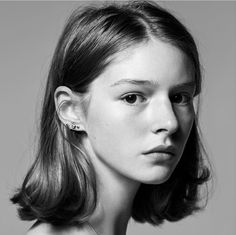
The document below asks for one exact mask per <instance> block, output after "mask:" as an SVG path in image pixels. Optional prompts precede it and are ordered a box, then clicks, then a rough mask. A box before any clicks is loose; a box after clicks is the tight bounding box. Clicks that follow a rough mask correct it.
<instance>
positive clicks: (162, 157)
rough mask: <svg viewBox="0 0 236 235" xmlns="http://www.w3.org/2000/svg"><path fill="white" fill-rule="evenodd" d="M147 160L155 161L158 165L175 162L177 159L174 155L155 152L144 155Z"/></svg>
mask: <svg viewBox="0 0 236 235" xmlns="http://www.w3.org/2000/svg"><path fill="white" fill-rule="evenodd" d="M144 156H146V157H147V158H150V159H152V160H154V161H155V162H157V163H166V162H170V161H173V159H174V158H175V157H174V155H173V154H172V153H163V152H155V153H147V154H144Z"/></svg>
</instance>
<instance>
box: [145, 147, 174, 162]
mask: <svg viewBox="0 0 236 235" xmlns="http://www.w3.org/2000/svg"><path fill="white" fill-rule="evenodd" d="M144 155H146V156H147V157H150V158H153V159H155V160H157V161H169V160H172V159H173V158H174V157H175V156H176V150H175V148H174V147H173V146H166V145H159V146H157V147H154V148H151V149H150V150H148V151H146V152H144Z"/></svg>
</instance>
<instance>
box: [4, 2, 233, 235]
mask: <svg viewBox="0 0 236 235" xmlns="http://www.w3.org/2000/svg"><path fill="white" fill-rule="evenodd" d="M79 4H81V3H80V2H0V82H1V83H0V97H1V99H0V102H1V104H0V108H1V121H0V125H1V126H0V128H1V129H0V130H1V131H0V133H1V141H0V144H1V146H0V149H1V157H0V233H1V234H4V235H5V234H9V235H10V234H25V231H26V229H27V228H28V227H29V226H30V225H31V223H29V222H22V221H20V220H19V219H18V218H17V215H16V208H15V206H13V205H11V203H10V202H9V196H10V195H11V194H12V192H13V189H14V188H15V187H16V186H18V185H19V184H20V183H21V182H22V179H23V176H24V175H25V173H26V170H27V169H28V167H29V166H30V163H31V162H32V159H33V154H32V153H33V151H34V149H35V146H36V144H35V140H36V136H37V131H36V130H37V129H36V126H37V123H38V115H39V109H40V102H41V96H42V91H43V88H44V84H45V80H46V76H47V72H48V68H49V63H50V60H51V57H52V53H53V50H54V48H55V45H56V42H57V40H58V37H59V34H60V33H61V30H62V27H63V25H64V22H65V19H66V18H67V17H68V16H69V14H70V13H71V11H72V9H74V8H75V7H76V6H78V5H79ZM160 4H161V5H163V6H166V7H167V8H168V9H170V10H171V11H172V12H174V13H175V15H176V16H177V17H179V18H180V19H181V20H182V22H183V23H185V25H187V27H188V28H189V29H190V31H191V32H192V34H193V35H194V37H195V39H196V41H197V44H198V46H199V50H200V55H201V60H202V64H203V67H204V70H203V76H204V90H203V95H202V106H201V112H200V116H201V125H202V131H203V135H204V139H205V143H206V147H207V150H208V153H209V156H210V159H211V162H212V164H213V168H214V171H215V181H214V192H213V196H212V197H211V199H210V201H209V204H208V207H207V208H206V209H205V210H204V211H203V212H202V213H199V214H196V215H194V216H192V217H189V218H187V219H184V220H182V221H180V222H178V223H165V224H164V225H163V226H161V227H158V228H154V227H151V226H150V225H148V224H144V225H143V224H136V223H134V222H131V224H130V226H129V230H128V235H132V234H148V235H152V234H162V235H172V234H181V235H190V234H191V235H199V234H212V235H213V234H214V235H222V234H226V235H233V234H236V224H235V222H236V182H235V179H236V169H235V168H236V142H235V140H236V124H235V121H236V105H235V101H236V46H235V45H236V3H235V2H223V1H221V2H219V1H218V2H214V1H210V2H206V1H202V2H200V1H197V2H192V1H190V2H189V1H188V2H179V1H174V2H169V1H168V2H161V3H160Z"/></svg>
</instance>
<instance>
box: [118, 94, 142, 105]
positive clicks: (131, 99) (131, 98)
mask: <svg viewBox="0 0 236 235" xmlns="http://www.w3.org/2000/svg"><path fill="white" fill-rule="evenodd" d="M122 100H123V101H124V102H126V103H128V104H130V105H136V104H138V103H142V102H144V101H145V100H146V99H145V97H144V96H142V95H140V94H127V95H125V96H123V97H122Z"/></svg>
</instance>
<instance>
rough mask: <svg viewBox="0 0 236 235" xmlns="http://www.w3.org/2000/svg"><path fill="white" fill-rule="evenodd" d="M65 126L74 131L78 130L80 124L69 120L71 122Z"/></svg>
mask: <svg viewBox="0 0 236 235" xmlns="http://www.w3.org/2000/svg"><path fill="white" fill-rule="evenodd" d="M66 126H67V127H68V128H69V129H71V130H74V131H78V130H80V125H78V124H76V123H75V122H71V123H66Z"/></svg>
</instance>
